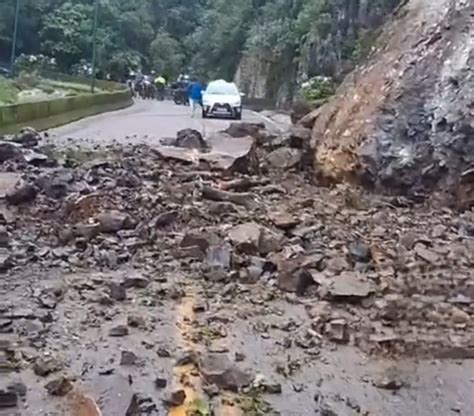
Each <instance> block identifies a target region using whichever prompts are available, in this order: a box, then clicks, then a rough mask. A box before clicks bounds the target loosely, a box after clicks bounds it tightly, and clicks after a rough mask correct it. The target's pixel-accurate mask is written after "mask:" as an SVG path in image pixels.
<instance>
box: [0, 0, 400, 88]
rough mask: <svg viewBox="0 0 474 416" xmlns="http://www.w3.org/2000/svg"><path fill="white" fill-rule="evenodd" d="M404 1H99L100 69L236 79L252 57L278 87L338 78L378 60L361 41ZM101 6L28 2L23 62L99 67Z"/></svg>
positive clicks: (6, 42) (10, 8) (65, 0)
mask: <svg viewBox="0 0 474 416" xmlns="http://www.w3.org/2000/svg"><path fill="white" fill-rule="evenodd" d="M16 1H17V0H2V2H1V4H0V62H8V61H9V54H10V49H11V43H12V32H13V21H14V12H15V4H16ZM399 1H400V0H370V1H369V2H368V1H367V0H232V1H230V0H99V4H100V9H99V27H98V36H97V64H98V68H99V71H100V72H101V73H102V74H110V75H111V76H112V77H113V78H115V79H121V78H123V77H124V76H126V74H127V73H128V71H130V70H144V71H151V70H155V71H157V72H162V73H163V74H164V75H166V76H168V77H172V76H175V75H177V74H178V73H180V72H182V71H188V72H192V73H195V74H201V75H205V76H209V77H223V78H227V79H230V78H232V77H233V76H234V75H235V73H236V69H237V67H238V66H239V63H240V62H241V61H242V58H243V57H253V58H254V59H258V60H261V61H262V62H264V63H266V64H268V65H269V66H271V68H272V74H271V76H272V77H273V78H275V80H279V79H281V77H288V76H291V77H295V76H296V75H297V74H298V73H300V72H302V71H303V72H305V73H306V74H307V75H308V76H315V75H332V74H329V73H328V72H331V71H333V70H334V68H333V67H334V62H335V61H337V62H338V61H341V60H343V59H346V60H350V59H356V58H357V59H359V58H360V57H361V55H362V54H363V53H367V52H368V51H370V47H367V44H368V40H369V39H370V37H369V36H365V37H363V36H360V34H361V33H362V34H364V35H365V34H366V33H365V32H364V30H365V29H367V28H368V26H370V24H371V23H370V22H368V18H366V17H364V16H365V15H367V16H379V15H381V14H383V13H384V12H385V11H386V10H388V9H390V8H393V7H395V5H396V4H397V3H399ZM363 5H365V6H363ZM93 6H94V0H21V13H20V22H19V31H18V52H17V54H18V55H19V54H22V53H23V54H43V55H45V56H47V57H50V58H55V59H56V62H57V65H58V67H59V69H60V70H62V71H71V69H73V68H75V67H76V66H77V65H78V64H80V63H81V64H83V63H84V62H86V63H90V61H91V55H92V25H93V18H94V7H93ZM364 7H365V8H366V9H368V10H365V11H364ZM379 10H380V13H379V12H378V11H379ZM369 29H370V27H369ZM362 40H363V41H364V42H365V44H363V45H362V44H361V42H362ZM327 57H330V58H331V59H326V58H327Z"/></svg>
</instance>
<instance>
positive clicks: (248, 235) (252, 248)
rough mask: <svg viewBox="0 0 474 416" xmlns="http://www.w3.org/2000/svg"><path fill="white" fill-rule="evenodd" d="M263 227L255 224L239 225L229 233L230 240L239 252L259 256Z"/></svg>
mask: <svg viewBox="0 0 474 416" xmlns="http://www.w3.org/2000/svg"><path fill="white" fill-rule="evenodd" d="M260 235H261V226H260V225H258V224H257V223H254V222H249V223H245V224H240V225H237V226H236V227H234V228H232V229H231V230H230V232H229V239H230V241H231V242H232V244H234V245H235V246H236V247H237V249H238V250H239V251H241V252H242V253H246V254H258V251H259V249H258V248H259V241H260Z"/></svg>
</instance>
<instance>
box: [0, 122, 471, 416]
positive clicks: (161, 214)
mask: <svg viewBox="0 0 474 416" xmlns="http://www.w3.org/2000/svg"><path fill="white" fill-rule="evenodd" d="M219 134H220V138H221V142H220V143H225V141H226V140H232V139H235V140H236V141H235V142H234V143H236V144H235V146H234V147H231V149H232V151H229V152H227V153H226V150H225V149H223V148H222V146H221V147H219V146H215V147H214V148H211V149H209V148H208V143H212V140H210V141H208V143H205V142H202V141H201V140H200V137H198V135H196V133H195V132H189V131H188V132H185V133H184V135H182V136H181V137H180V138H178V141H177V142H173V143H171V142H167V143H166V144H167V145H172V146H165V147H160V148H157V147H149V146H147V145H140V146H124V145H122V146H118V147H115V148H114V149H112V148H110V147H109V148H107V149H106V150H104V149H97V150H96V151H89V150H88V151H80V150H77V149H75V150H73V151H72V150H68V149H67V148H65V147H62V148H60V149H58V148H54V147H51V146H49V147H48V148H42V145H41V140H40V137H38V135H36V134H34V132H27V134H24V135H21V136H19V137H17V138H16V141H17V142H16V143H11V141H10V140H11V138H7V139H8V140H7V141H3V142H2V143H1V144H0V156H1V158H2V162H3V164H2V173H1V175H0V179H1V180H0V185H1V186H0V188H1V189H0V193H1V194H2V207H1V214H2V215H0V220H1V229H0V245H1V247H2V248H1V251H0V268H1V270H2V275H1V276H0V296H1V302H0V349H1V355H0V372H1V375H2V377H1V380H0V390H1V393H0V414H2V415H77V416H86V415H87V416H95V415H104V416H106V415H110V416H120V415H124V416H125V415H127V416H133V415H142V414H143V415H157V414H162V415H165V414H168V415H174V416H177V415H210V414H215V415H219V416H224V415H249V416H253V415H255V416H257V415H272V414H281V415H284V416H293V415H295V416H296V415H313V414H316V415H317V414H319V415H326V416H331V415H338V416H339V415H359V414H360V415H384V416H385V415H387V416H391V415H407V414H416V415H421V416H424V415H426V416H428V415H440V416H441V415H443V416H445V415H450V414H453V415H459V414H461V415H470V414H472V412H471V409H472V407H473V406H474V399H473V398H472V395H471V394H469V393H470V392H471V391H472V387H473V385H474V378H473V374H474V371H473V370H474V363H473V361H472V358H473V357H474V339H473V337H472V334H473V321H472V313H473V301H472V300H473V298H474V279H473V268H472V266H473V263H474V250H473V247H474V240H473V238H474V221H473V219H474V216H473V212H472V210H471V211H464V212H459V211H454V210H452V209H449V208H446V207H435V206H432V205H431V204H430V203H429V202H427V201H413V200H408V199H405V198H400V197H389V196H380V195H373V194H369V193H367V192H365V191H363V190H360V189H356V188H353V187H347V186H336V187H332V188H327V187H326V188H322V187H317V186H315V184H314V183H313V181H312V172H311V170H310V169H309V167H308V161H307V160H306V158H305V155H306V151H305V149H306V146H307V143H306V141H307V140H309V137H308V135H307V132H305V131H293V133H292V134H285V135H282V136H277V135H274V134H271V133H269V132H267V131H266V130H265V129H264V128H262V126H260V127H258V126H248V125H244V126H243V127H242V126H241V127H239V126H234V128H233V129H232V128H231V130H230V131H228V134H223V133H219ZM232 136H234V137H232ZM224 147H225V146H224Z"/></svg>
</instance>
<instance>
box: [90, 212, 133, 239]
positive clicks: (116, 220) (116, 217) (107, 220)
mask: <svg viewBox="0 0 474 416" xmlns="http://www.w3.org/2000/svg"><path fill="white" fill-rule="evenodd" d="M97 221H98V222H99V225H100V231H101V232H103V233H115V232H117V231H120V230H123V229H124V228H129V225H130V218H129V216H128V215H127V214H124V213H122V212H120V211H114V210H113V211H108V212H103V213H102V214H99V215H98V216H97Z"/></svg>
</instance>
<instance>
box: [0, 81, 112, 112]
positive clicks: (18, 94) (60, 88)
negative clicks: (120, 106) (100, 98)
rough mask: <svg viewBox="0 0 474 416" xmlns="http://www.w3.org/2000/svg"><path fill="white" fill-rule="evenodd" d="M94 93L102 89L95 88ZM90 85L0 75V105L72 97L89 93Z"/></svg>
mask: <svg viewBox="0 0 474 416" xmlns="http://www.w3.org/2000/svg"><path fill="white" fill-rule="evenodd" d="M95 92H96V93H101V92H103V90H101V89H100V88H96V90H95ZM89 93H90V86H89V85H85V84H76V83H72V82H64V81H55V80H51V79H42V78H38V79H36V80H34V82H33V80H30V79H24V78H18V79H7V78H3V77H0V105H9V104H16V103H18V102H21V103H25V102H35V101H41V100H47V99H49V98H61V97H72V96H75V95H78V94H89Z"/></svg>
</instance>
